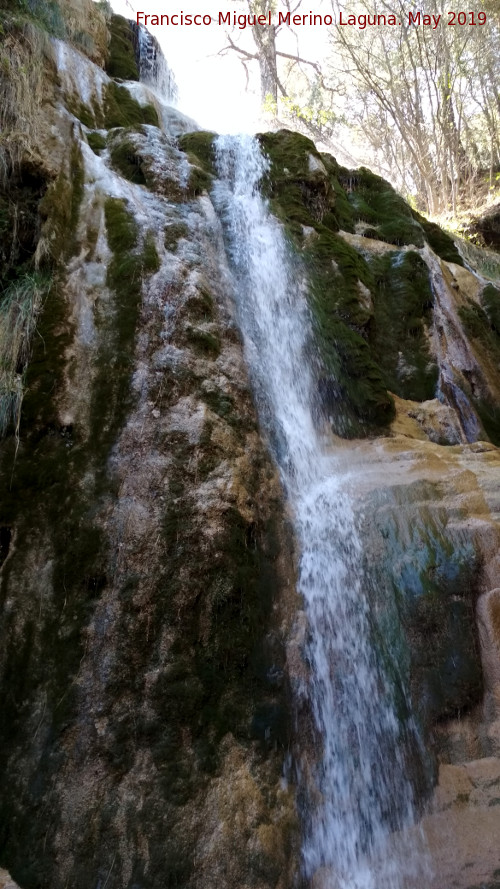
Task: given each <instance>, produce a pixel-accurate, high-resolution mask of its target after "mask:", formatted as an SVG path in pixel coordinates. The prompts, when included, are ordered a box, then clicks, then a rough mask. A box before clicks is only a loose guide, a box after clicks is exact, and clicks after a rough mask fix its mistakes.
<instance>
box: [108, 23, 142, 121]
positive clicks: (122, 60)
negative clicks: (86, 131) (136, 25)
mask: <svg viewBox="0 0 500 889" xmlns="http://www.w3.org/2000/svg"><path fill="white" fill-rule="evenodd" d="M108 28H109V32H110V35H111V39H110V42H109V55H108V60H107V63H106V72H107V73H108V74H109V76H110V77H119V78H121V80H139V69H138V67H137V61H136V53H135V47H134V35H133V31H132V29H131V27H130V23H129V22H128V21H127V19H125V18H123V16H121V15H112V16H111V19H110V21H109V23H108ZM115 126H116V124H115Z"/></svg>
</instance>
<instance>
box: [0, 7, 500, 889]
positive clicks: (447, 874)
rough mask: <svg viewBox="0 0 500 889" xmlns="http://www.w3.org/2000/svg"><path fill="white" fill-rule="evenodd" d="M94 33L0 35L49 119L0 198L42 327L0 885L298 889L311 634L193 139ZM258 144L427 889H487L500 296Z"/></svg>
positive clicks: (498, 799)
mask: <svg viewBox="0 0 500 889" xmlns="http://www.w3.org/2000/svg"><path fill="white" fill-rule="evenodd" d="M80 5H82V8H83V7H85V4H79V5H78V6H79V7H80ZM63 6H64V4H63ZM95 16H96V18H94V19H91V20H89V34H90V35H91V36H92V35H93V37H92V40H93V42H92V44H90V43H89V47H90V48H89V49H88V52H87V54H86V55H84V54H82V53H81V52H79V51H78V50H77V49H75V46H74V42H73V46H72V47H71V46H70V45H69V44H68V43H67V42H63V41H62V40H61V39H59V37H58V38H56V39H53V38H54V35H52V38H51V37H50V35H46V34H45V32H44V36H43V39H42V38H40V40H39V43H37V42H36V41H34V40H33V39H32V36H33V34H32V32H31V31H29V28H32V27H34V25H33V22H30V23H26V22H24V21H21V23H19V22H18V23H17V24H16V23H15V22H14V23H13V21H11V19H10V18H9V20H8V22H7V24H6V27H7V33H8V36H10V37H11V36H12V34H16V35H17V39H18V42H19V46H21V47H22V51H23V52H24V53H26V58H25V59H24V61H23V64H24V63H26V64H27V65H28V69H27V70H31V68H29V66H30V65H31V66H32V68H33V71H32V72H31V73H32V75H33V77H32V80H31V81H30V84H31V86H30V88H31V89H32V91H33V94H34V95H36V96H37V100H38V99H39V106H38V107H29V108H28V109H27V111H29V113H30V114H31V115H32V116H31V117H29V115H28V117H27V118H26V120H28V123H29V127H30V132H31V134H32V139H34V140H36V142H33V144H31V145H30V146H28V149H29V150H28V149H27V150H26V153H25V154H24V155H22V158H21V162H20V163H18V164H17V165H16V166H15V168H13V169H15V175H13V177H12V181H11V184H10V186H9V188H10V190H9V188H7V186H6V185H5V183H2V186H1V188H0V233H1V235H2V246H1V247H0V250H1V251H2V253H1V258H2V270H1V272H0V274H1V275H2V279H1V283H2V288H3V289H4V290H5V289H6V288H7V289H8V288H11V287H14V286H15V287H16V288H18V290H19V287H20V286H21V284H22V286H23V287H24V288H25V285H26V282H27V281H31V283H33V280H35V283H36V288H35V289H34V290H33V288H32V290H30V291H29V292H28V291H27V290H26V288H25V289H24V290H22V292H23V293H25V294H26V293H28V297H29V298H30V299H33V300H34V298H35V297H34V296H33V294H35V296H36V294H38V297H40V299H39V302H36V303H35V302H33V305H36V319H37V320H36V325H37V327H36V329H37V335H36V336H35V337H34V339H33V344H32V347H31V351H30V352H29V361H28V360H27V354H26V355H25V354H24V353H23V357H22V361H21V360H20V361H19V362H18V363H17V364H16V365H15V367H14V370H13V373H14V376H13V377H11V378H9V386H10V387H11V388H12V380H13V379H15V381H16V385H17V382H21V381H22V385H23V389H24V399H23V402H22V413H21V414H19V409H18V407H14V408H12V407H10V408H9V410H10V413H9V414H8V418H7V423H8V424H10V425H9V426H8V434H7V436H6V437H5V440H4V441H3V443H2V456H1V464H0V489H1V491H0V493H1V508H0V573H1V605H2V609H3V629H2V638H1V646H0V651H1V655H0V661H1V667H2V683H3V695H4V700H5V707H4V717H5V718H4V721H3V727H2V738H1V752H0V766H1V772H2V800H1V818H2V822H1V836H0V841H1V856H2V857H1V859H0V860H1V861H2V863H3V864H5V866H7V867H8V868H9V870H10V873H12V874H13V875H14V878H15V880H16V881H18V882H19V885H20V886H22V889H31V887H33V889H35V887H43V889H46V887H47V889H48V887H49V886H50V887H51V889H58V887H61V889H62V887H65V886H74V887H75V889H88V887H91V886H92V887H93V886H95V885H101V886H102V887H103V886H107V887H108V889H113V887H119V886H127V887H130V889H138V887H140V889H149V887H151V889H153V887H158V889H159V887H161V889H164V887H172V889H173V887H185V889H195V887H196V889H198V887H200V886H203V887H208V889H211V887H213V889H216V887H217V889H219V887H224V889H226V887H227V889H229V887H231V889H232V887H238V889H240V887H242V889H245V887H249V889H250V887H253V889H268V887H273V889H285V887H288V886H291V885H294V886H295V885H296V883H297V881H298V880H299V877H298V873H299V869H300V865H299V861H300V853H299V824H298V813H297V804H296V800H295V789H294V787H293V786H292V785H290V786H288V785H287V784H286V782H285V781H284V779H283V768H284V762H285V760H286V755H287V753H288V752H289V750H290V749H291V747H292V746H293V743H294V742H293V741H292V735H293V725H292V712H293V708H292V706H291V702H290V693H289V685H290V684H291V685H292V686H297V687H299V686H300V685H301V683H302V684H303V683H304V681H305V679H306V676H307V669H308V665H307V663H306V662H305V659H304V650H305V647H306V639H307V632H308V630H307V622H306V621H305V617H304V613H303V612H302V611H301V602H300V601H298V597H297V595H296V593H295V560H296V553H295V545H294V542H293V540H292V536H291V531H290V522H289V516H288V514H287V509H288V506H287V504H286V503H284V502H283V494H282V490H281V486H280V483H279V479H278V477H277V472H276V470H275V468H274V466H273V464H272V462H271V458H270V456H269V448H268V444H267V442H266V441H265V440H264V439H263V437H262V433H261V431H260V429H259V426H258V422H257V413H256V409H255V405H254V400H253V396H252V391H251V386H250V382H249V379H248V373H247V369H246V365H245V361H244V356H243V349H242V344H241V339H240V335H239V332H238V329H237V325H236V321H235V318H234V309H233V307H232V301H231V288H232V281H231V273H230V270H229V268H228V265H227V261H226V257H225V251H224V248H223V243H222V233H221V227H220V222H219V220H218V218H217V215H216V213H215V210H214V207H213V205H212V202H211V199H210V195H209V192H210V188H211V183H212V177H213V176H214V173H215V170H214V163H213V154H212V142H213V134H206V133H197V132H194V133H189V132H188V131H189V130H190V129H194V125H193V124H192V122H190V121H189V120H187V119H185V118H184V117H183V116H182V115H181V114H180V113H179V112H177V111H176V110H174V109H171V108H168V107H165V106H164V105H163V104H162V103H161V102H160V101H159V99H158V97H157V96H156V95H153V94H151V93H149V92H148V90H147V89H146V87H145V86H144V84H141V83H139V82H138V81H135V82H134V83H125V84H124V83H122V82H121V77H120V82H115V81H113V80H112V79H111V78H110V77H108V75H107V74H106V73H105V72H104V70H103V67H101V66H102V65H103V64H104V59H105V56H106V54H107V50H106V39H105V30H106V29H105V22H104V20H103V19H102V17H101V16H100V14H98V12H97V11H96V12H95ZM123 22H124V20H122V21H121V22H116V23H115V24H116V25H117V27H116V28H115V45H117V46H118V48H119V47H120V38H123V36H124V32H123V28H124V27H125V37H127V34H126V30H127V26H126V24H125V26H124V25H123ZM27 28H28V30H26V29H27ZM16 29H18V30H16ZM75 33H76V32H75ZM30 35H31V37H30ZM103 35H104V38H103ZM28 37H29V38H30V39H28ZM75 39H76V38H75ZM127 40H128V38H127ZM129 43H130V46H127V45H126V46H125V49H124V53H125V55H124V58H123V57H122V58H121V62H122V63H124V61H125V62H127V63H130V64H132V65H135V69H133V70H132V74H130V72H129V74H128V75H127V76H134V78H135V76H136V74H134V70H135V71H137V65H136V61H135V52H136V46H134V43H133V41H132V42H130V41H129ZM9 45H11V44H9V41H8V40H7V41H6V42H5V43H4V46H9ZM122 49H123V46H122ZM113 52H114V50H113ZM118 55H119V54H118ZM122 55H123V54H122ZM109 59H110V57H109V55H108V61H109ZM119 61H120V59H118V58H117V57H116V55H115V59H114V62H113V64H116V65H118V62H119ZM10 64H12V59H11V61H10ZM37 66H38V67H37ZM111 67H112V66H111ZM35 68H36V71H41V72H43V78H42V79H43V83H40V82H39V80H38V79H37V77H38V75H37V76H35V73H33V72H34V71H35ZM6 70H7V69H6V66H5V65H4V67H3V68H2V72H3V73H2V75H1V76H2V77H3V78H5V71H6ZM109 71H110V66H109V64H108V72H109ZM120 71H121V75H124V72H123V70H122V69H120ZM30 76H31V75H30ZM116 76H117V77H118V76H119V75H118V73H117V74H116ZM137 76H138V74H137ZM35 88H36V89H35ZM156 123H161V124H162V126H163V131H161V132H160V129H158V128H157V127H156V125H155V124H156ZM23 126H24V124H23ZM186 133H187V135H186ZM179 137H180V138H179ZM261 144H262V146H263V147H264V149H265V150H266V151H267V153H268V155H269V157H270V171H269V178H268V180H267V181H266V183H265V188H266V189H267V192H268V196H269V199H270V202H271V207H272V209H273V210H274V212H275V213H276V214H277V216H278V217H279V218H280V219H281V221H282V222H283V223H284V224H285V226H286V228H287V231H288V233H289V236H290V239H291V242H292V243H293V245H294V249H295V251H296V254H297V256H298V257H299V258H300V262H303V263H304V267H306V268H307V269H308V270H309V272H310V275H311V280H312V282H313V284H312V288H311V302H310V309H311V313H312V315H313V316H314V318H315V324H316V334H317V337H318V344H319V352H320V356H319V359H318V362H317V364H316V373H317V392H318V402H319V405H320V406H319V407H318V424H319V425H320V426H321V427H322V429H323V431H324V441H325V447H326V448H328V447H333V446H334V447H335V448H336V449H338V452H339V455H340V463H341V471H342V472H344V473H345V479H346V481H345V485H346V488H347V490H349V491H350V493H351V494H352V498H353V503H354V506H355V508H356V509H357V512H358V516H359V525H360V528H361V529H362V533H363V540H364V541H366V553H365V562H366V566H365V570H366V578H367V583H368V584H369V585H370V595H371V598H372V603H373V613H374V615H375V618H374V623H373V632H374V635H375V637H376V638H377V640H378V641H377V644H378V645H379V648H380V652H381V656H382V657H384V658H386V661H387V665H388V666H387V669H388V670H389V672H390V671H391V670H392V671H393V675H394V683H395V686H397V689H398V695H399V697H398V701H399V705H400V707H401V713H402V714H403V715H404V718H405V719H407V718H408V713H409V707H410V700H411V702H412V706H413V711H414V712H415V713H416V715H417V718H418V720H419V723H420V727H421V730H422V733H423V736H424V737H425V740H426V742H427V745H428V752H427V753H425V754H422V751H420V752H419V751H418V750H416V749H414V748H412V750H411V756H410V757H409V768H410V769H413V770H414V775H413V778H414V782H415V786H416V787H417V788H418V791H419V793H420V796H421V800H422V806H423V805H424V802H425V804H426V805H427V809H426V812H427V813H426V814H425V815H424V816H423V820H422V825H421V826H422V829H423V831H424V834H425V836H426V838H427V841H428V844H429V850H430V858H431V864H432V869H433V876H429V885H428V886H427V887H424V889H431V887H432V889H451V887H457V889H479V887H481V889H495V887H497V886H498V885H500V875H499V862H498V854H497V849H498V846H499V841H500V808H499V805H500V784H499V781H500V778H499V775H500V770H499V762H500V759H499V757H500V713H499V710H498V708H499V705H500V616H499V615H500V592H499V589H500V581H499V578H500V557H499V552H500V547H499V544H500V529H499V519H500V456H499V452H498V449H497V447H496V444H498V443H499V440H500V439H499V432H498V429H499V425H498V424H499V420H498V397H499V394H500V377H499V368H498V356H499V351H498V350H499V344H498V342H499V341H498V338H499V335H500V326H499V325H500V321H499V318H500V315H499V312H500V309H499V305H500V291H499V289H498V286H497V283H495V280H494V279H493V278H492V279H491V280H489V279H487V278H485V277H482V278H478V277H477V276H476V275H474V274H473V273H472V272H471V271H469V270H468V269H467V268H465V267H464V265H463V262H462V260H461V257H460V255H459V253H458V252H457V249H456V247H455V246H454V244H453V242H452V241H451V239H450V238H449V237H448V236H446V235H444V234H443V233H442V232H440V230H438V229H437V228H436V227H435V226H434V227H433V226H432V225H431V224H430V223H427V222H426V221H425V220H423V219H422V218H420V217H418V214H414V213H413V212H412V211H411V210H410V208H409V207H407V205H406V204H405V203H404V201H403V200H402V199H401V198H400V196H399V195H396V193H395V192H393V190H392V189H391V188H390V186H388V185H387V183H383V181H382V180H380V179H379V178H378V177H375V176H373V175H372V174H370V173H369V171H366V170H364V171H347V170H345V169H343V168H340V167H339V166H338V165H337V164H336V162H335V161H334V159H333V158H330V157H329V156H327V155H320V154H319V153H318V152H317V151H316V149H315V147H314V145H313V144H312V143H310V142H309V140H307V139H304V137H302V136H297V135H295V134H291V133H277V134H276V133H274V134H266V135H263V136H262V137H261ZM11 148H12V151H14V148H15V150H16V151H18V150H19V145H17V144H16V145H14V146H11ZM35 149H36V150H35ZM2 157H3V155H2ZM16 157H17V155H16ZM14 219H17V222H16V225H17V229H16V238H14V237H13V236H12V231H13V222H14ZM35 273H36V276H38V275H40V276H41V277H40V278H38V277H36V279H35ZM16 292H17V291H16ZM30 294H31V295H30ZM42 296H43V299H42ZM38 297H37V298H38ZM1 323H2V325H4V326H3V327H2V330H4V329H6V328H5V323H6V322H5V318H4V316H2V319H1ZM18 378H19V379H18ZM436 384H437V386H436ZM4 389H5V387H4ZM6 391H7V394H6ZM6 391H4V390H2V399H4V398H6V397H7V396H8V397H10V394H9V393H10V389H9V388H8V387H7V390H6ZM4 403H5V402H4V401H2V404H4ZM8 404H9V405H10V404H11V402H8ZM16 404H17V402H16ZM18 421H19V423H18ZM332 433H333V434H332ZM339 435H342V436H345V437H347V438H351V439H353V438H354V440H353V441H351V442H349V443H347V442H346V440H345V438H339V437H338V436H339ZM358 436H365V438H364V440H361V439H360V438H358ZM488 438H489V439H490V440H489V441H488V440H487V439H488ZM342 455H345V457H343V456H342ZM342 462H343V465H342ZM308 720H309V721H310V714H306V716H305V718H304V719H303V720H302V722H301V725H305V726H306V728H307V725H308ZM301 741H302V742H303V744H304V747H306V748H307V747H308V746H311V737H310V736H309V735H307V734H306V733H305V734H304V738H302V739H301ZM311 755H313V753H312V752H311ZM434 786H435V790H434V791H433V787H434ZM332 879H333V877H331V875H329V874H326V875H325V874H324V873H323V874H322V873H320V872H318V873H317V875H316V876H315V878H314V880H315V882H314V885H315V886H323V885H325V884H326V885H327V886H328V889H331V880H332ZM2 880H3V883H2ZM329 881H330V882H329ZM0 886H4V887H5V889H16V886H17V883H14V882H13V880H12V878H11V877H10V876H9V873H8V872H7V871H1V872H0ZM411 889H414V887H411Z"/></svg>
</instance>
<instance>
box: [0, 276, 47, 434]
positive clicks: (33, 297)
mask: <svg viewBox="0 0 500 889" xmlns="http://www.w3.org/2000/svg"><path fill="white" fill-rule="evenodd" d="M48 286H49V283H48V281H47V279H46V278H43V277H42V276H40V275H37V274H34V275H28V274H26V275H23V276H22V277H21V278H19V279H18V280H17V281H15V282H14V283H13V284H11V285H10V286H9V287H8V288H7V289H6V290H5V291H4V293H3V294H2V296H1V298H0V435H5V432H6V431H7V429H8V427H9V426H10V424H11V423H13V424H14V427H15V430H16V437H18V435H19V422H20V417H21V405H22V401H23V394H24V385H23V376H24V369H25V367H26V365H27V363H28V359H29V354H30V349H31V342H32V339H33V334H34V333H35V330H36V322H37V318H38V315H39V313H40V309H41V307H42V303H43V298H44V295H45V294H46V292H47V289H48Z"/></svg>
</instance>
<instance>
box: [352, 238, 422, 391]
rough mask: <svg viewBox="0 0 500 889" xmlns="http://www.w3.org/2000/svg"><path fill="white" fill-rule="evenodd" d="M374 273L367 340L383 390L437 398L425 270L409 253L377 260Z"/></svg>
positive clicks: (396, 254)
mask: <svg viewBox="0 0 500 889" xmlns="http://www.w3.org/2000/svg"><path fill="white" fill-rule="evenodd" d="M370 268H371V271H372V274H373V279H374V290H373V297H374V319H373V324H372V325H371V327H370V333H369V340H370V344H371V346H372V349H373V354H374V356H375V358H376V361H377V364H378V366H379V367H380V368H381V370H382V372H383V379H384V383H385V386H386V387H387V388H388V389H390V390H391V392H394V393H395V394H396V395H399V396H400V397H401V398H410V399H412V400H414V401H426V400H427V399H429V398H434V395H435V392H436V385H437V379H438V367H437V365H436V363H435V361H434V359H433V358H432V356H431V353H430V348H429V341H428V337H427V335H426V329H427V328H428V327H430V325H431V323H432V307H433V303H434V297H433V293H432V289H431V284H430V280H429V270H428V268H427V265H426V264H425V262H424V261H423V259H422V258H421V257H420V256H419V255H418V253H414V252H413V251H409V252H406V253H398V252H394V253H385V254H383V255H381V256H378V257H373V259H372V260H371V261H370Z"/></svg>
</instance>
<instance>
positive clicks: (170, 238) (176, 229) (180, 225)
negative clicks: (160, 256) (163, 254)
mask: <svg viewBox="0 0 500 889" xmlns="http://www.w3.org/2000/svg"><path fill="white" fill-rule="evenodd" d="M188 233H189V229H188V227H187V225H186V224H185V223H184V222H170V223H169V224H168V225H167V227H166V228H165V233H164V238H163V243H164V244H165V248H166V249H167V250H170V252H172V253H174V252H175V251H176V250H177V244H178V242H179V241H180V239H181V238H186V237H187V235H188Z"/></svg>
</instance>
